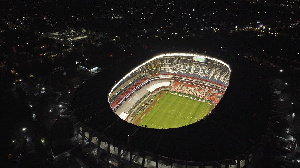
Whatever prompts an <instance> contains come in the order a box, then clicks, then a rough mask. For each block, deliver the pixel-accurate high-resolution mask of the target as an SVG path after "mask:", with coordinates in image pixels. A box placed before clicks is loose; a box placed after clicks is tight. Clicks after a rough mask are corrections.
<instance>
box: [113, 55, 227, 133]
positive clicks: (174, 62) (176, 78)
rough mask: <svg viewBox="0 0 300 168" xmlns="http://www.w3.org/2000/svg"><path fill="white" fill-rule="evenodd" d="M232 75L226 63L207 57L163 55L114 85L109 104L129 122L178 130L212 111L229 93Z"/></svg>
mask: <svg viewBox="0 0 300 168" xmlns="http://www.w3.org/2000/svg"><path fill="white" fill-rule="evenodd" d="M230 72H231V70H230V68H229V66H228V65H227V64H226V63H224V62H222V61H220V60H217V59H214V58H210V57H207V56H203V55H202V56H201V55H195V54H185V53H170V54H162V55H158V56H156V57H154V58H152V59H150V60H148V61H146V62H144V63H143V64H141V65H139V66H138V67H136V68H135V69H133V70H132V71H131V72H130V73H128V74H126V75H125V76H124V77H123V78H122V79H121V80H120V81H119V82H118V83H117V84H116V85H114V87H113V88H112V90H111V91H110V93H109V94H108V96H109V97H108V101H109V103H110V106H111V108H112V109H113V111H114V112H115V113H116V114H117V115H118V116H119V117H120V118H122V119H123V120H126V121H127V122H129V123H133V124H135V125H139V126H145V127H148V128H162V129H167V128H177V127H181V126H185V125H189V124H191V123H195V122H197V121H198V120H200V119H202V118H204V117H205V116H206V115H207V114H209V113H210V112H211V110H212V109H213V108H214V107H215V106H216V105H217V104H218V103H219V101H220V99H221V98H222V96H223V95H224V93H225V91H226V88H227V86H228V84H229V77H230ZM172 95H173V96H172ZM180 97H182V98H180Z"/></svg>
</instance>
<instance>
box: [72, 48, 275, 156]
mask: <svg viewBox="0 0 300 168" xmlns="http://www.w3.org/2000/svg"><path fill="white" fill-rule="evenodd" d="M181 54H182V53H181ZM160 56H164V54H163V55H160ZM123 65H127V66H131V67H134V65H130V62H128V63H126V64H124V62H123ZM248 68H249V67H247V66H239V70H238V71H237V70H235V71H234V73H232V74H231V81H230V83H231V84H230V87H228V88H227V91H226V94H225V95H224V97H223V99H222V100H221V102H220V103H219V104H218V106H217V107H216V108H215V109H214V110H213V112H212V113H211V114H210V115H209V116H208V117H207V118H206V119H205V120H200V121H199V122H196V123H194V124H191V125H188V126H185V127H180V128H172V129H149V128H144V127H139V126H136V125H133V124H130V123H127V122H126V121H124V120H122V119H120V118H119V117H118V116H117V115H116V114H115V113H113V111H112V110H111V108H110V105H109V103H108V102H107V96H108V93H109V91H110V90H111V87H112V86H113V85H114V84H115V83H114V81H116V80H118V79H115V78H114V77H115V76H120V73H122V72H120V71H119V70H118V69H116V68H111V69H108V70H106V71H103V72H101V73H100V74H98V75H97V76H95V77H93V78H92V79H90V80H89V81H87V82H86V83H85V84H84V85H82V86H81V88H80V89H78V90H77V91H76V96H75V98H74V101H73V103H72V105H73V108H74V109H75V115H76V117H77V118H78V119H79V120H80V121H82V122H83V123H85V124H86V125H87V126H88V127H90V128H92V129H93V130H95V131H97V132H98V133H100V134H102V135H104V136H103V137H106V139H110V141H112V143H113V144H118V145H121V146H126V147H128V148H131V149H133V150H135V151H140V153H143V151H148V152H151V153H153V154H156V155H162V156H166V157H169V158H173V159H180V160H187V161H191V160H192V161H215V160H223V159H232V158H234V157H236V156H238V155H241V154H244V153H245V152H247V151H248V150H249V149H250V148H251V146H252V145H254V144H255V142H258V141H260V137H261V135H262V134H263V133H264V130H265V129H264V128H265V126H266V122H265V120H266V119H267V111H268V110H269V109H268V108H269V106H267V105H266V102H264V101H261V100H262V99H264V100H267V98H265V96H266V95H267V94H265V93H266V92H267V89H266V82H264V81H260V79H259V78H257V71H255V70H251V71H250V70H249V69H248Z"/></svg>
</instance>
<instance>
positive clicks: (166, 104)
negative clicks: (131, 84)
mask: <svg viewBox="0 0 300 168" xmlns="http://www.w3.org/2000/svg"><path fill="white" fill-rule="evenodd" d="M190 97H191V96H188V95H185V94H180V93H171V92H164V93H162V95H158V96H157V97H156V98H155V99H154V100H153V102H152V104H151V105H150V106H149V107H148V108H147V109H146V110H145V111H144V112H143V113H141V114H140V115H138V116H137V117H136V118H135V119H134V123H135V124H136V125H139V126H145V125H146V126H147V127H148V128H158V129H167V128H178V127H182V126H185V125H189V124H192V123H195V122H196V121H198V120H200V119H202V118H204V117H205V116H206V115H207V114H208V113H209V112H210V111H211V107H212V105H210V104H209V103H208V102H201V101H198V100H193V98H190ZM194 98H195V97H194Z"/></svg>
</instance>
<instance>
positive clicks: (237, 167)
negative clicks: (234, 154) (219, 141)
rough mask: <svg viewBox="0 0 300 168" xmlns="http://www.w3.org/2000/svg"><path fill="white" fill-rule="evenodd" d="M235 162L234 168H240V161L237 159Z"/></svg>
mask: <svg viewBox="0 0 300 168" xmlns="http://www.w3.org/2000/svg"><path fill="white" fill-rule="evenodd" d="M236 162H237V163H236V168H240V167H241V164H240V160H239V159H237V160H236Z"/></svg>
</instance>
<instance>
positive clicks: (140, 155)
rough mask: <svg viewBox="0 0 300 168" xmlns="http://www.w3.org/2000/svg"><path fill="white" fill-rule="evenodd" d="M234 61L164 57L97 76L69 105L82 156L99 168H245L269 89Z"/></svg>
mask: <svg viewBox="0 0 300 168" xmlns="http://www.w3.org/2000/svg"><path fill="white" fill-rule="evenodd" d="M232 64H233V65H234V68H232V67H229V65H228V64H227V63H225V62H223V61H221V60H219V59H216V58H213V57H209V56H204V55H197V54H188V53H166V54H161V55H157V56H155V57H153V58H151V59H149V60H147V61H144V62H143V63H141V64H140V65H138V66H137V65H135V66H131V67H127V68H130V69H131V70H129V69H128V70H129V71H128V70H127V72H128V73H126V74H123V71H122V70H121V71H120V69H117V68H111V69H107V70H106V71H103V72H101V73H100V74H99V75H97V76H95V77H93V78H92V79H90V80H88V81H87V82H85V84H84V85H82V86H81V87H80V88H79V89H78V90H77V91H76V95H75V98H74V100H73V103H72V107H73V109H74V111H75V119H74V130H75V137H76V139H77V141H78V143H79V144H81V147H82V151H83V152H84V153H86V154H87V155H89V158H91V160H90V161H91V162H93V163H94V164H95V165H97V166H98V167H147V168H148V167H150V168H151V167H153V168H155V167H160V168H171V167H172V168H186V167H191V168H192V167H195V168H196V167H197V168H200V167H205V168H212V167H244V166H245V165H247V164H248V163H250V162H251V160H252V151H253V149H254V148H255V145H256V144H257V143H258V142H259V141H260V140H261V137H262V135H263V133H264V129H265V121H266V119H267V117H266V114H265V113H261V112H262V111H267V110H268V109H267V107H266V108H265V102H263V101H262V99H264V97H262V96H261V94H259V93H261V92H266V88H265V87H264V86H265V83H264V82H261V81H259V80H260V79H258V78H257V73H256V71H255V70H251V71H249V70H248V67H247V66H244V65H238V66H237V65H236V64H235V63H234V62H232ZM134 67H135V68H134ZM132 68H134V69H133V70H132ZM231 68H232V69H233V70H231ZM235 68H236V70H237V71H235ZM124 71H125V70H124ZM125 72H126V71H125ZM229 82H230V86H229ZM245 86H247V87H245ZM225 92H226V93H225ZM221 98H222V100H221ZM253 104H255V106H254V105H253Z"/></svg>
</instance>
